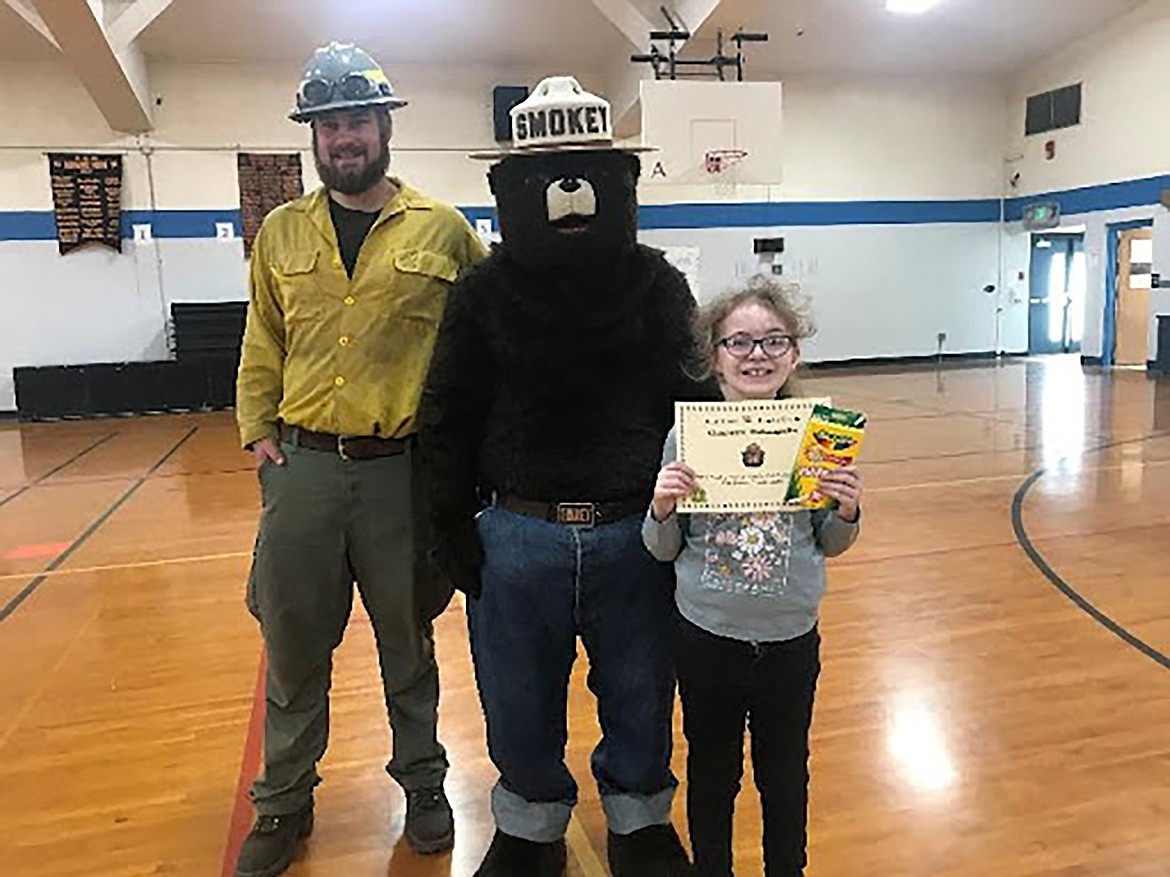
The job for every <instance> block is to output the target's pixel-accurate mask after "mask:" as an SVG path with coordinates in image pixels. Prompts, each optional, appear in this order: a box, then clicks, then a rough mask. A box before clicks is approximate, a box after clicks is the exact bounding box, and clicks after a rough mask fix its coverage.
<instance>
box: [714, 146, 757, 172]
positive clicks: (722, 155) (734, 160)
mask: <svg viewBox="0 0 1170 877" xmlns="http://www.w3.org/2000/svg"><path fill="white" fill-rule="evenodd" d="M745 158H747V150H746V149H709V150H707V155H706V158H705V159H704V162H703V167H705V168H706V170H707V173H709V174H712V175H716V174H722V173H723V172H724V171H725V170H727V169H728V168H730V167H734V166H735V165H737V164H739V163H740V162H741V161H743V160H744V159H745Z"/></svg>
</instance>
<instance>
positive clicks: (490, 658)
mask: <svg viewBox="0 0 1170 877" xmlns="http://www.w3.org/2000/svg"><path fill="white" fill-rule="evenodd" d="M641 527H642V519H641V516H634V517H630V518H626V519H624V520H621V521H616V522H614V523H612V524H604V525H601V526H599V527H596V528H595V529H579V528H573V527H567V526H562V525H560V524H553V523H549V522H546V521H541V520H538V519H536V518H529V517H525V516H522V515H519V514H515V513H513V512H509V511H505V510H503V509H499V508H490V509H488V510H486V511H485V512H483V513H482V514H481V515H480V517H479V534H480V538H481V540H482V542H483V548H484V564H483V570H482V573H483V592H482V593H481V595H480V597H479V599H477V600H470V601H468V606H467V616H468V627H469V630H470V635H471V652H472V657H473V659H474V661H475V675H476V681H477V683H478V685H479V695H480V700H481V702H482V704H483V710H484V715H485V717H486V719H487V737H488V752H489V754H490V755H491V759H492V762H493V763H494V764H495V765H496V768H497V769H498V770H499V772H500V781H499V782H498V783H497V784H496V787H495V789H493V791H492V813H493V815H494V817H495V821H496V826H497V827H498V828H499V829H500V831H502V832H504V833H505V834H509V835H512V836H513V837H520V838H524V839H525V840H531V841H536V842H538V843H550V842H552V841H555V840H558V839H560V838H561V837H563V836H564V833H565V830H566V828H567V827H568V823H569V816H570V814H571V812H572V808H573V805H574V804H576V802H577V784H576V783H575V782H574V780H573V776H572V774H570V773H569V769H568V768H567V767H566V766H565V744H566V742H567V740H568V730H567V725H566V710H567V706H568V690H569V674H570V671H571V670H572V667H573V660H574V658H575V657H576V653H577V643H576V640H577V637H578V636H580V637H581V639H582V641H583V642H584V644H585V650H586V652H587V653H588V655H589V667H590V669H589V677H588V684H589V690H590V691H592V692H593V694H594V695H595V696H596V697H597V704H598V713H599V719H600V722H601V731H602V738H601V742H600V744H598V746H597V748H596V749H595V750H594V751H593V758H592V768H593V776H594V778H595V779H596V780H597V785H598V788H599V790H600V792H601V796H602V805H603V808H604V810H605V814H606V818H607V821H608V823H609V827H610V830H612V831H613V832H615V833H616V834H631V833H632V832H635V831H638V830H639V829H642V828H645V827H647V826H650V825H661V824H666V823H668V822H669V821H670V806H671V802H672V801H673V799H674V790H675V787H676V785H677V783H676V780H675V778H674V775H673V774H672V773H671V770H670V751H671V718H672V714H673V707H674V682H675V680H674V669H673V664H672V661H671V648H670V645H671V623H672V616H673V612H674V598H673V594H672V591H671V588H672V583H673V572H672V568H671V566H670V565H669V564H663V563H659V562H658V561H656V560H654V558H652V557H651V556H650V554H649V553H648V552H647V551H646V550H645V548H643V546H642V537H641Z"/></svg>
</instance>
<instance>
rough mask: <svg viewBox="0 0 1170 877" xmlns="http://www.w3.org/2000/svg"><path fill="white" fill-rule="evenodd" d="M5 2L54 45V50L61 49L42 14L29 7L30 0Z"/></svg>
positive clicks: (7, 0)
mask: <svg viewBox="0 0 1170 877" xmlns="http://www.w3.org/2000/svg"><path fill="white" fill-rule="evenodd" d="M4 2H5V3H6V4H7V5H8V6H9V7H10V8H11V9H12V11H13V12H15V13H16V14H17V15H19V16H20V17H21V18H23V19H24V20H25V22H26V23H27V24H28V25H29V26H30V27H31V28H33V29H34V30H35V31H36V32H37V33H39V34H40V35H41V36H43V37H44V38H45V39H46V40H48V41H49V42H50V43H52V44H53V48H55V49H60V48H61V47H60V46H58V45H57V41H56V40H55V39H54V38H53V32H52V31H51V30H49V26H48V25H47V24H45V20H44V19H43V18H41V16H40V14H39V13H38V12H37V11H36V10H35V9H33V8H32V7H31V6H29V5H28V0H4Z"/></svg>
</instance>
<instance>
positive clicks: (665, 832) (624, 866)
mask: <svg viewBox="0 0 1170 877" xmlns="http://www.w3.org/2000/svg"><path fill="white" fill-rule="evenodd" d="M609 870H610V871H611V872H612V873H613V877H691V875H693V874H694V873H695V871H694V869H693V868H692V867H691V863H690V860H689V859H688V858H687V851H686V850H685V849H683V845H682V841H680V840H679V839H678V833H677V832H676V831H675V830H674V826H673V825H651V826H650V827H648V828H643V829H641V830H640V831H635V832H634V833H633V834H614V833H613V832H612V831H611V832H610V833H609Z"/></svg>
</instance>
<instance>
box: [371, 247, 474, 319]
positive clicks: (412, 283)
mask: <svg viewBox="0 0 1170 877" xmlns="http://www.w3.org/2000/svg"><path fill="white" fill-rule="evenodd" d="M458 277H459V263H458V262H456V261H455V260H454V259H452V258H451V257H450V256H446V255H444V254H443V253H437V252H434V251H433V250H402V251H400V252H398V253H395V254H394V257H393V277H392V278H391V282H390V283H389V284H387V286H386V294H387V296H388V301H387V305H388V307H387V310H388V312H389V313H390V315H392V316H395V317H403V318H406V319H416V320H426V321H428V322H433V323H438V322H439V319H440V318H441V317H442V315H443V307H444V305H445V304H446V302H447V293H448V291H449V290H450V288H451V284H453V283H454V282H455V280H456V279H457V278H458Z"/></svg>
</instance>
